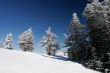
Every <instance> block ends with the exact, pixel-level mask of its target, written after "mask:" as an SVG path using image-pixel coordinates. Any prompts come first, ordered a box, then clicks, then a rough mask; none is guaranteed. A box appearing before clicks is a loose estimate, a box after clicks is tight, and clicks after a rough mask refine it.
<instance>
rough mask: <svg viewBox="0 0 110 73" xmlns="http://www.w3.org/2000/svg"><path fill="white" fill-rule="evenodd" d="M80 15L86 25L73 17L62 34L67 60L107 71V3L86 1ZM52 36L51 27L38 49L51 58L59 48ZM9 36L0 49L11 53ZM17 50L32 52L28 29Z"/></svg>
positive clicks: (109, 0)
mask: <svg viewBox="0 0 110 73" xmlns="http://www.w3.org/2000/svg"><path fill="white" fill-rule="evenodd" d="M83 15H84V16H85V17H86V20H87V21H86V25H84V24H81V23H80V20H79V18H78V16H77V13H73V17H72V21H71V23H70V25H69V28H68V34H65V47H67V48H68V50H67V53H68V57H69V59H70V60H72V61H75V62H79V63H81V64H83V65H84V66H86V67H88V68H91V69H94V70H97V71H101V72H108V71H110V0H103V1H99V0H90V2H89V3H88V4H87V5H86V7H85V9H84V12H83ZM56 38H57V36H56V34H54V33H53V32H52V31H51V27H49V28H48V30H47V31H46V35H45V36H43V37H42V40H41V42H40V44H41V46H43V47H45V48H46V50H47V54H48V55H55V53H56V51H57V50H58V49H59V48H60V46H59V44H58V42H57V41H56ZM12 42H13V36H12V34H11V33H10V34H8V35H7V37H6V39H5V43H1V44H0V46H3V44H4V46H3V47H5V48H9V49H12V48H13V47H12ZM18 43H19V46H20V48H22V50H23V51H32V50H33V48H34V47H33V43H34V41H33V32H32V29H31V28H30V29H28V30H27V31H25V32H23V33H22V34H21V35H20V36H19V41H18Z"/></svg>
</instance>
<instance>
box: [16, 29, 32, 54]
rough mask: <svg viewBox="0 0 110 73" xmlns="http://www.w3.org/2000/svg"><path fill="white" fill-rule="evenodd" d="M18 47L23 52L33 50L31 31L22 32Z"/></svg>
mask: <svg viewBox="0 0 110 73" xmlns="http://www.w3.org/2000/svg"><path fill="white" fill-rule="evenodd" d="M18 43H19V46H20V48H21V49H22V50H23V51H29V52H30V51H32V50H33V43H34V42H33V31H32V29H31V28H29V29H28V30H26V31H24V32H23V33H22V34H21V35H20V36H19V41H18Z"/></svg>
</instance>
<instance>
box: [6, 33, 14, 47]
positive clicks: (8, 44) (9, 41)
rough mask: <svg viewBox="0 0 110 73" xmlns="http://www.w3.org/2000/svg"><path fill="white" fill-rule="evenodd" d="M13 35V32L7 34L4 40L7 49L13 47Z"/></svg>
mask: <svg viewBox="0 0 110 73" xmlns="http://www.w3.org/2000/svg"><path fill="white" fill-rule="evenodd" d="M12 44H13V35H12V34H11V33H9V34H7V36H6V38H5V42H4V47H5V48H7V49H13V47H12Z"/></svg>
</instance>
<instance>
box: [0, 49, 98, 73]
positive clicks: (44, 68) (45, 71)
mask: <svg viewBox="0 0 110 73" xmlns="http://www.w3.org/2000/svg"><path fill="white" fill-rule="evenodd" d="M0 73H98V72H96V71H92V70H89V69H86V68H84V67H83V66H82V65H80V64H77V63H74V62H70V61H63V60H58V59H53V58H49V57H44V56H41V55H38V54H36V53H29V52H22V51H16V50H7V49H2V48H0Z"/></svg>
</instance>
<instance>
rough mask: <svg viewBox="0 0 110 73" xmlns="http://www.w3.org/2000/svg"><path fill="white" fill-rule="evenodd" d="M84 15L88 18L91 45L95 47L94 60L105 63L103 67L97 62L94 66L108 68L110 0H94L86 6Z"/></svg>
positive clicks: (100, 69)
mask: <svg viewBox="0 0 110 73" xmlns="http://www.w3.org/2000/svg"><path fill="white" fill-rule="evenodd" d="M84 15H85V16H86V18H87V25H88V28H89V36H90V38H91V46H92V47H94V48H95V53H96V57H97V58H96V57H94V58H92V60H94V59H95V61H97V60H100V62H102V63H103V64H102V65H103V68H100V66H98V67H95V65H96V64H94V65H93V66H92V67H93V68H94V69H96V70H99V71H102V70H103V71H104V69H105V68H107V67H106V66H107V65H106V64H105V63H106V62H108V61H109V59H108V56H107V53H108V52H110V45H109V44H110V0H104V1H102V2H100V1H99V0H93V1H92V2H91V3H89V4H87V6H86V7H85V10H84Z"/></svg>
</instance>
